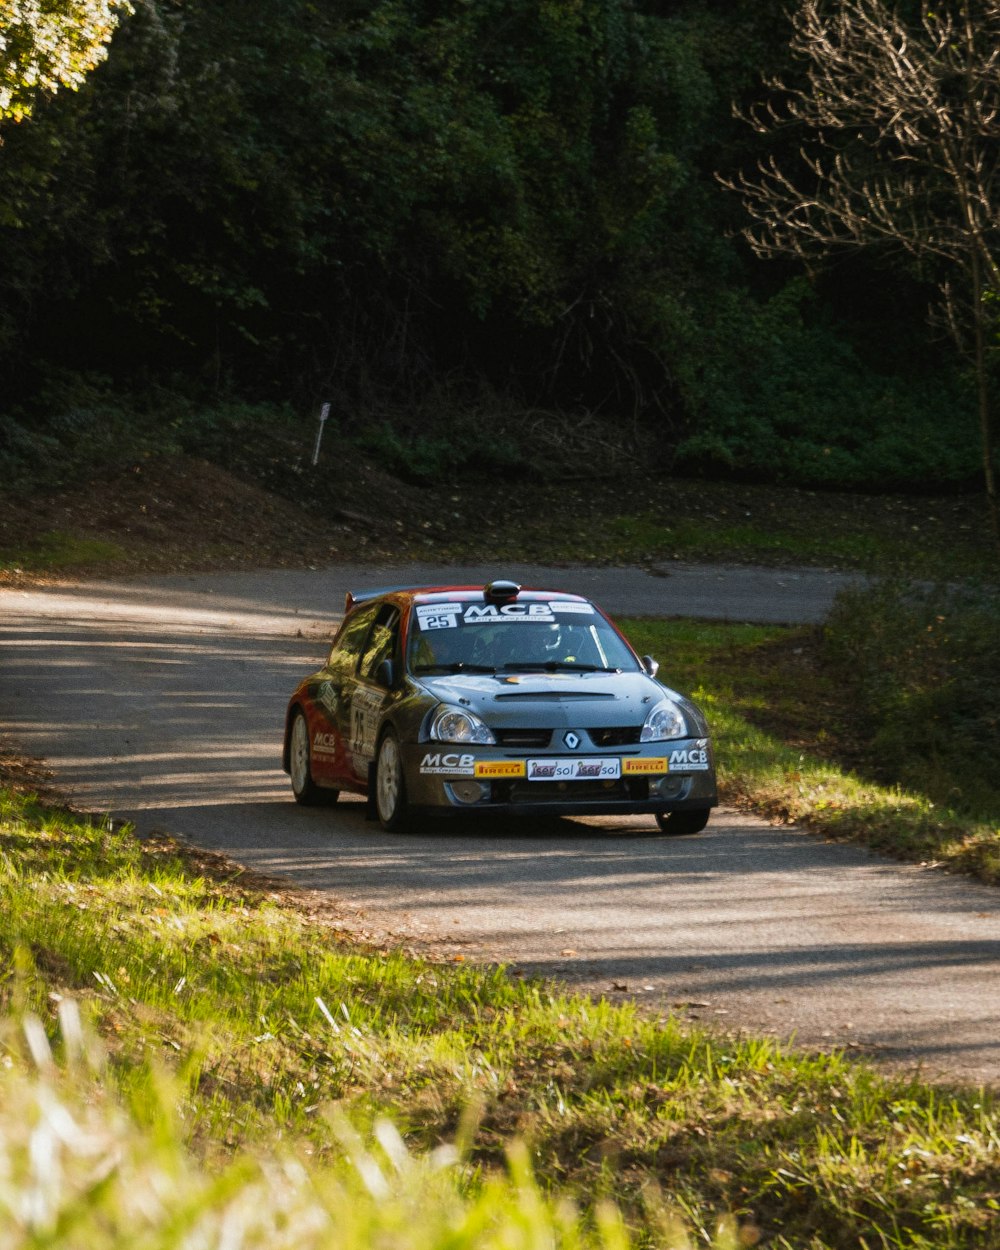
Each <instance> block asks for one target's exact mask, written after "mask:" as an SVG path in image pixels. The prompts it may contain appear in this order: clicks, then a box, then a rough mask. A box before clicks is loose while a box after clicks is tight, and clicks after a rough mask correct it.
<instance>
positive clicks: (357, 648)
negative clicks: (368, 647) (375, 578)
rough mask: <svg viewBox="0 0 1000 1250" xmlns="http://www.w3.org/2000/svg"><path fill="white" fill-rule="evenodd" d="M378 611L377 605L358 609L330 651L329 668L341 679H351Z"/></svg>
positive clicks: (346, 622) (346, 623)
mask: <svg viewBox="0 0 1000 1250" xmlns="http://www.w3.org/2000/svg"><path fill="white" fill-rule="evenodd" d="M377 611H378V605H377V604H374V603H373V604H371V605H370V606H366V607H363V608H358V610H357V611H356V612H353V613H352V614H351V615H350V616H349V617H348V618H347V620H346V621H345V622H344V626H343V628H342V629H341V631H340V633H339V634H338V635H337V638H336V641H335V642H334V644H333V647H332V648H331V650H330V658H329V660H328V661H327V668H329V669H332V670H333V672H334V673H336V675H337V676H338V677H340V678H347V677H350V676H351V674H352V673H353V672H354V669H355V667H356V665H357V662H358V656H359V655H360V654H361V648H362V647H363V646H364V644H365V639H366V638H367V637H368V631H369V629H370V628H371V624H372V621H373V620H374V619H375V615H376V613H377Z"/></svg>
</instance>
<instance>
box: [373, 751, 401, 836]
mask: <svg viewBox="0 0 1000 1250" xmlns="http://www.w3.org/2000/svg"><path fill="white" fill-rule="evenodd" d="M399 789H400V762H399V747H398V746H397V745H396V739H395V738H392V737H388V738H383V739H382V746H381V749H380V750H379V753H378V769H377V771H376V778H375V791H376V798H377V801H378V814H379V816H380V817H381V818H382V820H391V819H392V818H393V816H394V815H395V813H396V808H397V806H398V805H399Z"/></svg>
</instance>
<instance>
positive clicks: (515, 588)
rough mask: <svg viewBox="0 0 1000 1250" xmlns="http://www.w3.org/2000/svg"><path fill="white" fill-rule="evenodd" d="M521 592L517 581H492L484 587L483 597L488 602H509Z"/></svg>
mask: <svg viewBox="0 0 1000 1250" xmlns="http://www.w3.org/2000/svg"><path fill="white" fill-rule="evenodd" d="M520 593H521V587H520V586H519V585H518V584H517V582H490V583H489V585H488V586H484V587H483V598H484V599H485V600H486V602H487V603H509V602H510V600H511V599H516V598H517V596H518V595H519V594H520Z"/></svg>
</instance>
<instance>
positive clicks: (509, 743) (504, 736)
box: [493, 729, 552, 751]
mask: <svg viewBox="0 0 1000 1250" xmlns="http://www.w3.org/2000/svg"><path fill="white" fill-rule="evenodd" d="M493 736H494V737H495V738H496V740H497V743H498V745H499V746H502V747H515V748H517V747H523V748H525V749H531V750H535V751H537V750H540V749H541V748H543V747H547V746H548V745H549V742H550V741H551V740H552V730H551V729H494V730H493Z"/></svg>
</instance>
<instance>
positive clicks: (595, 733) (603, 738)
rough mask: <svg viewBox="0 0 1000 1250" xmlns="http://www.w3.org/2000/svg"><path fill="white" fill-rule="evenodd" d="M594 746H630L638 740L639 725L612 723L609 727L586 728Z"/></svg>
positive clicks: (640, 729)
mask: <svg viewBox="0 0 1000 1250" xmlns="http://www.w3.org/2000/svg"><path fill="white" fill-rule="evenodd" d="M587 733H589V734H590V740H591V742H593V744H594V746H595V747H630V746H634V745H635V743H637V742H638V741H639V737H640V735H641V734H642V726H641V725H636V726H634V727H633V726H632V725H612V726H611V728H610V729H588V730H587Z"/></svg>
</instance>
